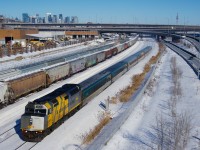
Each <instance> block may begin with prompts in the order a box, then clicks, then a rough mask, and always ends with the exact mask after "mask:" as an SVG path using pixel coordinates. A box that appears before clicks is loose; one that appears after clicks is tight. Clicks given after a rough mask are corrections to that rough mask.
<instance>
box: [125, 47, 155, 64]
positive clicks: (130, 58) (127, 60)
mask: <svg viewBox="0 0 200 150" xmlns="http://www.w3.org/2000/svg"><path fill="white" fill-rule="evenodd" d="M151 48H152V47H151V46H147V47H145V48H143V49H142V50H140V51H138V52H137V53H135V54H132V55H131V56H129V57H127V58H126V59H124V60H122V62H129V61H133V60H134V57H135V59H136V58H137V57H138V56H139V55H141V53H143V52H146V51H148V50H150V49H151Z"/></svg>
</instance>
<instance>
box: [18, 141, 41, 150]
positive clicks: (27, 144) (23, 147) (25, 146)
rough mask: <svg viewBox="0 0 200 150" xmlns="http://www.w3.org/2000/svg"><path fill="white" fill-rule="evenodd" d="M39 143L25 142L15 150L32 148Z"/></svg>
mask: <svg viewBox="0 0 200 150" xmlns="http://www.w3.org/2000/svg"><path fill="white" fill-rule="evenodd" d="M37 144H38V143H34V142H24V143H22V144H21V145H19V146H18V147H16V148H15V150H30V149H32V148H33V147H34V146H35V145H37Z"/></svg>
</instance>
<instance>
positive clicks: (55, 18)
mask: <svg viewBox="0 0 200 150" xmlns="http://www.w3.org/2000/svg"><path fill="white" fill-rule="evenodd" d="M57 20H58V19H57V15H53V17H52V23H57Z"/></svg>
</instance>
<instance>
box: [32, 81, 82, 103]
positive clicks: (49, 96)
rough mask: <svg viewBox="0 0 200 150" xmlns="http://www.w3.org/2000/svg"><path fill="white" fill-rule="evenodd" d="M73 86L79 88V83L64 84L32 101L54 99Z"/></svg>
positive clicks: (42, 101) (41, 101)
mask: <svg viewBox="0 0 200 150" xmlns="http://www.w3.org/2000/svg"><path fill="white" fill-rule="evenodd" d="M74 88H80V86H79V85H77V84H65V85H63V86H62V87H60V88H58V89H56V90H54V91H53V92H51V93H49V94H47V95H45V96H43V97H41V98H39V99H36V100H34V103H44V102H46V101H50V100H52V99H55V98H56V97H58V96H60V95H62V94H64V93H68V92H69V91H70V90H72V89H74Z"/></svg>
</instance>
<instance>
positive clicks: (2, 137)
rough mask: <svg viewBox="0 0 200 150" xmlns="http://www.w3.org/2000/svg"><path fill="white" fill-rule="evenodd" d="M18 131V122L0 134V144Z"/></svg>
mask: <svg viewBox="0 0 200 150" xmlns="http://www.w3.org/2000/svg"><path fill="white" fill-rule="evenodd" d="M19 132H20V123H19V124H17V125H15V126H14V127H12V128H10V129H8V130H6V131H4V132H2V133H1V134H0V144H1V143H3V142H4V141H6V140H8V139H9V138H11V137H12V136H14V135H15V134H18V133H19Z"/></svg>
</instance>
